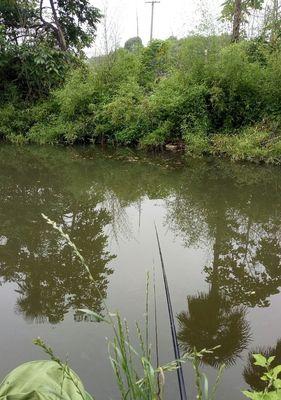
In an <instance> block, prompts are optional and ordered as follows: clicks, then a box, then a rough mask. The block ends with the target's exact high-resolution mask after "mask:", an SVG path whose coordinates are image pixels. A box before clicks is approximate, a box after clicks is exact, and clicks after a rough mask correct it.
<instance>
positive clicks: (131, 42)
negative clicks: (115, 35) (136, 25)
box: [124, 36, 143, 51]
mask: <svg viewBox="0 0 281 400" xmlns="http://www.w3.org/2000/svg"><path fill="white" fill-rule="evenodd" d="M142 47H143V44H142V40H141V38H140V37H138V36H136V37H133V38H130V39H128V40H127V41H126V43H125V45H124V48H125V49H126V50H128V51H137V50H139V49H141V48H142Z"/></svg>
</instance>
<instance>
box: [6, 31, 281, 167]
mask: <svg viewBox="0 0 281 400" xmlns="http://www.w3.org/2000/svg"><path fill="white" fill-rule="evenodd" d="M11 85H12V84H11ZM13 85H14V83H13ZM13 85H12V86H11V87H10V86H8V87H9V91H8V89H7V91H6V92H5V93H4V95H3V98H2V96H0V138H2V140H6V141H9V142H13V143H17V144H22V143H37V144H59V143H60V144H65V145H72V144H81V143H83V144H88V143H102V144H104V143H108V144H112V145H115V146H129V147H130V146H131V147H140V148H144V149H153V150H154V149H163V148H165V147H166V146H167V145H168V146H170V147H173V146H174V145H177V144H178V143H180V147H181V148H182V147H184V148H185V149H186V151H187V152H188V153H189V154H191V155H193V156H201V155H204V154H211V155H213V156H215V157H229V158H231V159H232V160H243V161H244V160H247V161H253V162H266V163H273V164H280V162H281V52H280V49H279V46H278V43H276V45H274V46H273V45H272V44H269V43H267V42H266V41H258V40H248V41H246V40H245V41H241V42H240V43H235V44H233V43H230V41H229V37H227V36H224V35H222V36H211V37H201V36H194V37H188V38H185V39H180V40H177V39H176V38H170V39H168V40H166V41H160V40H155V41H153V42H151V43H150V44H149V45H148V46H147V47H142V46H138V47H136V48H129V49H128V48H120V49H118V50H116V51H114V52H113V53H111V54H109V55H108V56H106V57H102V58H98V59H92V60H88V62H87V64H86V63H84V64H83V65H82V66H81V65H80V66H79V67H72V68H71V70H70V71H69V72H68V73H67V75H66V77H65V79H64V83H63V84H61V85H60V86H58V87H57V88H56V89H52V90H50V92H49V94H48V95H38V96H37V98H32V99H31V98H29V97H28V95H25V96H24V95H23V93H22V92H20V89H19V90H17V89H16V88H15V86H13ZM11 93H13V96H12V95H11Z"/></svg>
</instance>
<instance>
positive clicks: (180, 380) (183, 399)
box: [154, 223, 187, 400]
mask: <svg viewBox="0 0 281 400" xmlns="http://www.w3.org/2000/svg"><path fill="white" fill-rule="evenodd" d="M154 227H155V232H156V238H157V243H158V250H159V256H160V261H161V267H162V275H163V280H164V286H165V293H166V300H167V305H168V312H169V319H170V327H171V333H172V341H173V348H174V354H175V358H176V360H180V351H179V344H178V339H177V332H176V326H175V320H174V314H173V308H172V302H171V296H170V290H169V285H168V279H167V275H166V270H165V265H164V260H163V255H162V250H161V245H160V239H159V235H158V230H157V226H156V224H155V223H154ZM177 375H178V383H179V391H180V398H181V400H187V395H186V389H185V382H184V377H183V370H182V366H181V364H180V363H179V362H178V369H177Z"/></svg>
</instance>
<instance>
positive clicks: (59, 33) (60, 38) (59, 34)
mask: <svg viewBox="0 0 281 400" xmlns="http://www.w3.org/2000/svg"><path fill="white" fill-rule="evenodd" d="M50 4H51V8H52V14H53V18H54V22H55V25H56V30H57V31H56V34H57V38H58V43H59V47H60V49H61V50H63V51H66V50H67V45H66V41H65V37H64V34H63V31H62V29H61V26H60V23H59V19H58V16H57V11H56V8H55V5H54V0H50Z"/></svg>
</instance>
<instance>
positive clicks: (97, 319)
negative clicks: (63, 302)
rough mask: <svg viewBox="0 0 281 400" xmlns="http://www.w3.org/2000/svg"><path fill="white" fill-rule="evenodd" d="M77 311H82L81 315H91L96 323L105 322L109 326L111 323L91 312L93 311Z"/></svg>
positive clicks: (80, 309) (83, 309)
mask: <svg viewBox="0 0 281 400" xmlns="http://www.w3.org/2000/svg"><path fill="white" fill-rule="evenodd" d="M77 311H80V312H81V313H83V314H86V315H90V316H91V317H93V318H94V320H95V321H96V322H101V321H103V322H106V323H107V324H109V322H108V321H107V320H106V319H105V318H104V317H103V316H102V315H100V314H97V313H96V312H94V311H91V310H88V309H85V308H79V309H78V310H77Z"/></svg>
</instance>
